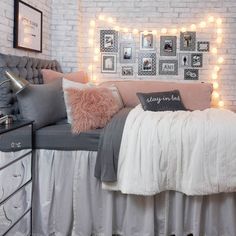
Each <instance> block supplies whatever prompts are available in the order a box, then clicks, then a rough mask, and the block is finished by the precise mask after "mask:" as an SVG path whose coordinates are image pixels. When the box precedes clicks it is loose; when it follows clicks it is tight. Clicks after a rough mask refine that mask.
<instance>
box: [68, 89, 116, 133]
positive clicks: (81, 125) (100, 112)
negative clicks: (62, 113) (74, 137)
mask: <svg viewBox="0 0 236 236" xmlns="http://www.w3.org/2000/svg"><path fill="white" fill-rule="evenodd" d="M66 91H67V96H68V97H67V98H68V103H69V106H70V113H71V114H70V116H71V118H72V132H73V133H80V132H83V131H87V130H91V129H96V128H103V127H104V126H105V125H106V124H107V123H108V122H109V120H110V119H111V118H112V116H113V115H114V114H115V113H116V112H117V111H118V110H119V105H118V103H117V101H116V99H115V98H114V97H113V95H112V92H111V90H109V89H107V88H87V89H83V90H78V89H72V88H70V89H67V90H66Z"/></svg>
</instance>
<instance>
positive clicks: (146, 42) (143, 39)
mask: <svg viewBox="0 0 236 236" xmlns="http://www.w3.org/2000/svg"><path fill="white" fill-rule="evenodd" d="M154 49H155V39H154V35H153V33H151V32H147V33H144V32H141V33H140V50H154Z"/></svg>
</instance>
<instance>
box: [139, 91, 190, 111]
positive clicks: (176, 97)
mask: <svg viewBox="0 0 236 236" xmlns="http://www.w3.org/2000/svg"><path fill="white" fill-rule="evenodd" d="M137 96H138V98H139V100H140V102H141V105H142V107H143V110H144V111H178V110H186V108H185V106H184V104H183V102H182V100H181V96H180V93H179V91H178V90H173V91H167V92H154V93H137Z"/></svg>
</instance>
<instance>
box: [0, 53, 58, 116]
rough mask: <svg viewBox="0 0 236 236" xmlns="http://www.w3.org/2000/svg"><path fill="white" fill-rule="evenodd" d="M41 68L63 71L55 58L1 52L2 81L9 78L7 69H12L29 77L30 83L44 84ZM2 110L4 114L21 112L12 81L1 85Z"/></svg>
mask: <svg viewBox="0 0 236 236" xmlns="http://www.w3.org/2000/svg"><path fill="white" fill-rule="evenodd" d="M41 69H51V70H55V71H59V72H62V70H61V66H60V65H59V63H58V62H57V61H55V60H43V59H37V58H31V57H25V56H24V57H20V56H13V55H5V54H1V53H0V82H2V81H4V80H6V79H7V78H6V77H5V70H10V71H12V72H14V73H15V74H16V75H18V76H20V77H22V78H24V79H27V80H28V81H29V82H30V83H34V84H42V83H43V79H42V75H41ZM39 102H40V101H39ZM2 107H4V108H2ZM0 111H1V112H3V113H4V114H13V115H17V114H18V113H19V111H18V106H17V101H16V98H15V96H14V95H13V94H12V92H11V88H10V83H5V84H4V85H2V86H1V87H0Z"/></svg>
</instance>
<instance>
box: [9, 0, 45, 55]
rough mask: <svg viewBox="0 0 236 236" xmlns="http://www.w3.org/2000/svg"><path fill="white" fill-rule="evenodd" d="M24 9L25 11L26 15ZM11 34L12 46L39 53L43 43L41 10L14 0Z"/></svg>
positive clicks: (19, 0)
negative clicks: (12, 36)
mask: <svg viewBox="0 0 236 236" xmlns="http://www.w3.org/2000/svg"><path fill="white" fill-rule="evenodd" d="M24 11H25V12H27V13H26V14H27V15H25V12H24ZM23 27H24V30H23ZM13 35H14V38H13V47H14V48H18V49H23V50H28V51H32V52H39V53H41V52H42V45H43V13H42V11H40V10H38V9H37V8H35V7H32V6H31V5H29V4H28V3H25V2H23V1H21V0H14V33H13Z"/></svg>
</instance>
